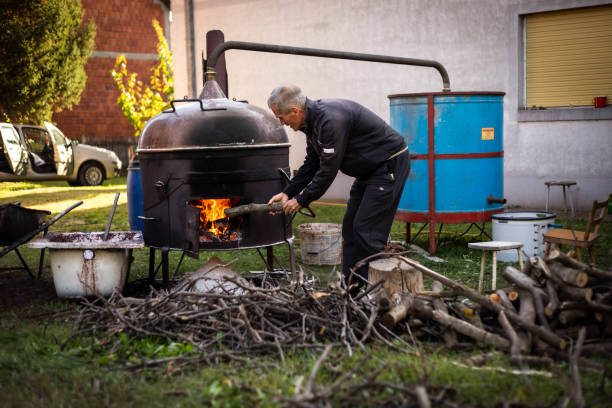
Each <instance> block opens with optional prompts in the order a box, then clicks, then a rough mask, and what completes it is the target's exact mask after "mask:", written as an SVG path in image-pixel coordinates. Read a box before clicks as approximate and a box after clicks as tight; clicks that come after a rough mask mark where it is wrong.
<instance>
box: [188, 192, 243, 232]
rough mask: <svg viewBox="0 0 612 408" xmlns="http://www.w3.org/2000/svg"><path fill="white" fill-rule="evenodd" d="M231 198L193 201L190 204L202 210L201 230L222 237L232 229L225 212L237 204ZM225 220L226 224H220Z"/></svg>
mask: <svg viewBox="0 0 612 408" xmlns="http://www.w3.org/2000/svg"><path fill="white" fill-rule="evenodd" d="M233 201H235V200H232V199H230V198H221V199H216V200H191V201H190V203H189V204H191V205H192V206H194V207H197V208H201V210H200V228H202V229H204V230H206V231H208V232H210V233H212V234H214V235H215V236H217V237H222V236H223V235H224V234H226V232H227V230H228V229H229V228H230V223H229V222H228V218H227V216H226V215H225V212H224V210H225V209H226V208H231V207H232V204H235V203H234V202H233ZM221 220H224V221H225V222H219V221H221Z"/></svg>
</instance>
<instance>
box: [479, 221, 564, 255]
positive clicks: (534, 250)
mask: <svg viewBox="0 0 612 408" xmlns="http://www.w3.org/2000/svg"><path fill="white" fill-rule="evenodd" d="M555 217H556V215H555V214H553V213H549V212H540V211H517V212H504V213H500V214H494V215H492V216H491V219H492V228H493V240H494V241H512V242H520V243H522V244H523V249H522V251H523V252H524V253H526V254H527V256H544V250H545V249H546V247H545V244H544V238H543V237H544V234H546V233H547V232H548V231H550V230H551V229H553V228H555V227H554V223H555ZM497 259H499V260H500V261H505V262H517V261H518V254H517V253H516V250H514V249H512V250H506V251H500V252H499V254H498V258H497Z"/></svg>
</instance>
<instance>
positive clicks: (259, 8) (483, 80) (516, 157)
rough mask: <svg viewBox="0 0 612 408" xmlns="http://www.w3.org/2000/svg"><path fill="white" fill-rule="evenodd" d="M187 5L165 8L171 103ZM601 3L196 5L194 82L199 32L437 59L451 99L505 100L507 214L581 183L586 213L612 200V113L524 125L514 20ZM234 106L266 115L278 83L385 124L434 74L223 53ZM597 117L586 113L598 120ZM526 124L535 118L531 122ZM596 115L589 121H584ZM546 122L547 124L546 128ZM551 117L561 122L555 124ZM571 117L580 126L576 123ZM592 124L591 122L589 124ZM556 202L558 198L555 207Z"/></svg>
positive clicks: (297, 146) (338, 185) (179, 83)
mask: <svg viewBox="0 0 612 408" xmlns="http://www.w3.org/2000/svg"><path fill="white" fill-rule="evenodd" d="M188 2H189V0H183V1H180V0H177V1H175V2H173V3H172V10H173V14H174V21H175V22H176V24H173V26H172V38H173V43H172V46H173V53H174V56H175V75H176V89H177V95H183V94H184V95H188V94H190V89H189V85H188V81H187V76H188V74H187V73H188V65H189V64H190V61H188V58H187V55H188V48H187V45H188V41H187V38H188V33H187V31H186V27H188V24H184V23H183V22H185V16H186V15H185V9H186V6H187V5H188V4H189V3H188ZM607 3H609V1H598V0H581V1H578V0H410V1H408V0H386V1H374V0H337V1H334V2H329V1H324V0H311V1H308V2H282V1H278V0H194V23H195V30H194V31H195V38H194V40H195V47H194V48H195V50H196V60H195V63H196V66H197V71H196V73H197V83H198V88H200V87H201V81H202V72H201V70H202V66H201V62H200V61H199V53H200V52H201V51H202V50H204V49H205V48H206V47H205V44H204V41H205V35H206V32H207V31H209V30H213V29H219V30H221V31H223V32H224V34H225V39H226V41H229V40H239V41H251V42H261V43H273V44H283V45H294V46H303V47H313V48H324V49H334V50H343V51H354V52H364V53H373V54H384V55H394V56H403V57H412V58H422V59H430V60H436V61H439V62H440V63H442V64H443V65H444V66H445V68H446V69H447V71H448V73H449V76H450V84H451V89H452V90H453V91H502V92H505V93H506V96H505V97H504V151H505V156H504V195H505V197H506V198H507V199H508V204H509V205H520V206H524V207H534V208H543V206H544V200H545V189H544V181H545V180H554V179H561V178H563V179H568V178H569V179H573V180H576V181H577V182H578V188H577V195H576V199H577V201H578V203H579V206H580V207H581V208H586V207H588V206H590V203H591V202H592V200H593V199H596V198H599V199H601V198H603V197H604V195H605V194H607V193H608V192H610V191H612V167H611V166H612V160H610V157H612V140H611V138H612V131H611V130H612V121H611V120H610V119H612V110H611V109H610V107H609V108H605V109H603V110H598V111H599V112H596V113H597V114H598V115H599V116H596V117H592V112H590V113H587V114H586V116H585V115H582V116H578V117H573V119H572V120H568V118H570V117H572V115H574V113H572V112H569V113H567V115H569V116H564V115H566V113H561V119H562V120H553V119H555V118H552V117H551V116H550V115H552V114H554V113H550V112H549V116H548V117H544V118H540V120H537V121H536V119H538V118H534V117H532V116H529V115H527V116H524V115H522V116H521V115H520V114H519V113H520V112H519V107H520V105H521V103H520V100H522V95H521V92H522V86H521V83H522V82H521V81H520V78H521V75H522V72H521V68H520V66H521V63H522V62H521V61H522V60H521V58H522V56H521V55H522V48H521V39H522V36H521V35H520V33H521V29H522V28H521V25H520V21H521V20H520V19H521V15H522V14H525V13H530V12H539V11H545V10H555V9H559V8H571V7H577V6H588V5H593V4H607ZM225 55H226V61H227V70H228V80H229V89H230V95H229V96H230V98H231V97H235V98H237V99H247V100H249V102H250V103H253V104H255V105H259V106H266V99H267V96H268V94H269V92H270V90H271V89H272V88H273V87H274V86H276V85H277V84H279V83H283V82H291V83H296V84H298V85H300V86H301V87H302V89H303V90H304V91H305V92H306V94H307V95H308V96H309V97H311V98H325V97H342V98H349V99H353V100H356V101H358V102H360V103H362V104H364V105H365V106H367V107H368V108H370V109H372V110H373V111H374V112H376V113H377V114H379V115H380V116H381V117H383V118H384V119H386V120H387V121H389V101H388V99H387V95H390V94H397V93H416V92H435V91H440V90H441V88H442V81H441V78H440V75H439V74H438V73H437V71H435V70H434V69H431V68H422V67H409V66H397V65H388V64H378V63H369V62H356V61H342V60H330V59H323V58H316V57H303V56H290V55H281V54H266V53H254V52H248V51H240V50H229V51H227V52H226V53H225ZM593 110H594V109H590V111H593ZM528 114H530V113H529V112H528ZM589 115H591V117H589ZM541 119H543V120H541ZM557 119H558V118H557ZM575 119H578V120H575ZM585 119H597V120H585ZM287 133H288V135H289V139H290V142H291V143H292V148H291V153H290V162H291V167H292V169H296V168H297V167H299V165H300V164H301V161H302V160H303V156H304V152H305V143H304V136H303V134H301V133H298V132H293V131H291V130H290V129H288V128H287ZM349 187H350V179H349V178H348V177H346V176H342V177H340V178H339V179H337V180H336V182H335V183H334V185H333V186H332V189H331V190H330V191H329V192H328V194H326V196H325V198H326V199H327V200H330V201H342V200H345V199H346V198H347V195H348V189H349ZM552 198H553V199H554V200H555V201H559V198H558V197H552Z"/></svg>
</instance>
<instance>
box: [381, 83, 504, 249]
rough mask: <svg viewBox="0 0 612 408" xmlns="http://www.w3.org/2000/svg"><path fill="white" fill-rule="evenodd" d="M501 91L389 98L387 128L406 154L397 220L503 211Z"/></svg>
mask: <svg viewBox="0 0 612 408" xmlns="http://www.w3.org/2000/svg"><path fill="white" fill-rule="evenodd" d="M503 96H504V93H503V92H432V93H417V94H398V95H390V96H389V99H390V104H391V126H392V127H393V128H394V129H396V130H397V131H398V132H400V133H401V134H402V135H403V136H404V138H405V140H406V143H407V145H408V148H409V149H410V153H411V171H410V176H409V177H408V180H407V181H406V185H405V187H404V192H403V194H402V198H401V200H400V204H399V207H398V212H397V214H396V219H397V220H401V221H405V222H406V235H407V237H406V238H407V241H410V223H412V222H418V223H426V224H427V223H428V224H429V251H430V252H431V253H432V254H433V253H435V251H436V240H435V224H440V225H441V224H453V223H454V224H457V223H473V224H476V223H479V222H485V221H490V220H491V215H493V214H495V213H498V212H501V211H503V204H504V203H505V199H503V198H502V197H503V192H504V178H503V157H504V151H503Z"/></svg>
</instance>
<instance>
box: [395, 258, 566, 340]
mask: <svg viewBox="0 0 612 408" xmlns="http://www.w3.org/2000/svg"><path fill="white" fill-rule="evenodd" d="M399 258H401V259H402V260H404V262H406V263H408V264H409V265H411V266H413V267H414V268H416V269H418V270H419V271H421V272H422V273H424V274H425V275H427V276H429V277H430V278H432V279H435V280H438V281H440V282H442V283H443V284H444V285H446V286H448V287H450V288H452V289H455V290H456V291H458V292H460V293H461V294H463V295H465V296H467V297H469V298H470V299H471V300H473V301H474V302H476V303H478V304H479V305H481V306H482V307H483V308H485V309H487V310H490V311H492V312H494V313H499V312H500V311H502V310H504V309H503V308H502V306H501V305H498V304H497V303H495V302H491V300H490V299H489V298H488V297H486V296H483V295H481V294H480V293H478V292H476V291H474V290H473V289H471V288H469V287H468V286H466V285H464V284H463V283H460V282H457V281H454V280H452V279H450V278H447V277H446V276H444V275H442V274H440V273H438V272H436V271H433V270H431V269H429V268H427V267H426V266H424V265H421V264H420V263H418V262H417V261H414V260H412V259H410V258H406V257H404V256H401V257H399ZM506 316H507V317H508V319H509V320H510V321H511V322H513V323H515V324H517V325H519V326H520V327H522V328H523V329H525V330H529V331H530V332H532V333H533V334H535V335H536V336H538V337H540V338H541V339H543V340H544V341H546V342H547V343H548V344H550V345H552V346H553V347H555V348H558V349H560V350H565V348H566V347H567V342H566V341H565V340H564V339H562V338H561V337H559V336H557V335H556V334H555V333H553V332H552V331H551V330H549V329H547V328H545V327H542V326H539V325H537V324H534V323H531V322H527V321H525V320H524V319H522V318H521V317H520V316H519V315H518V314H516V313H513V312H511V311H506Z"/></svg>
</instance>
